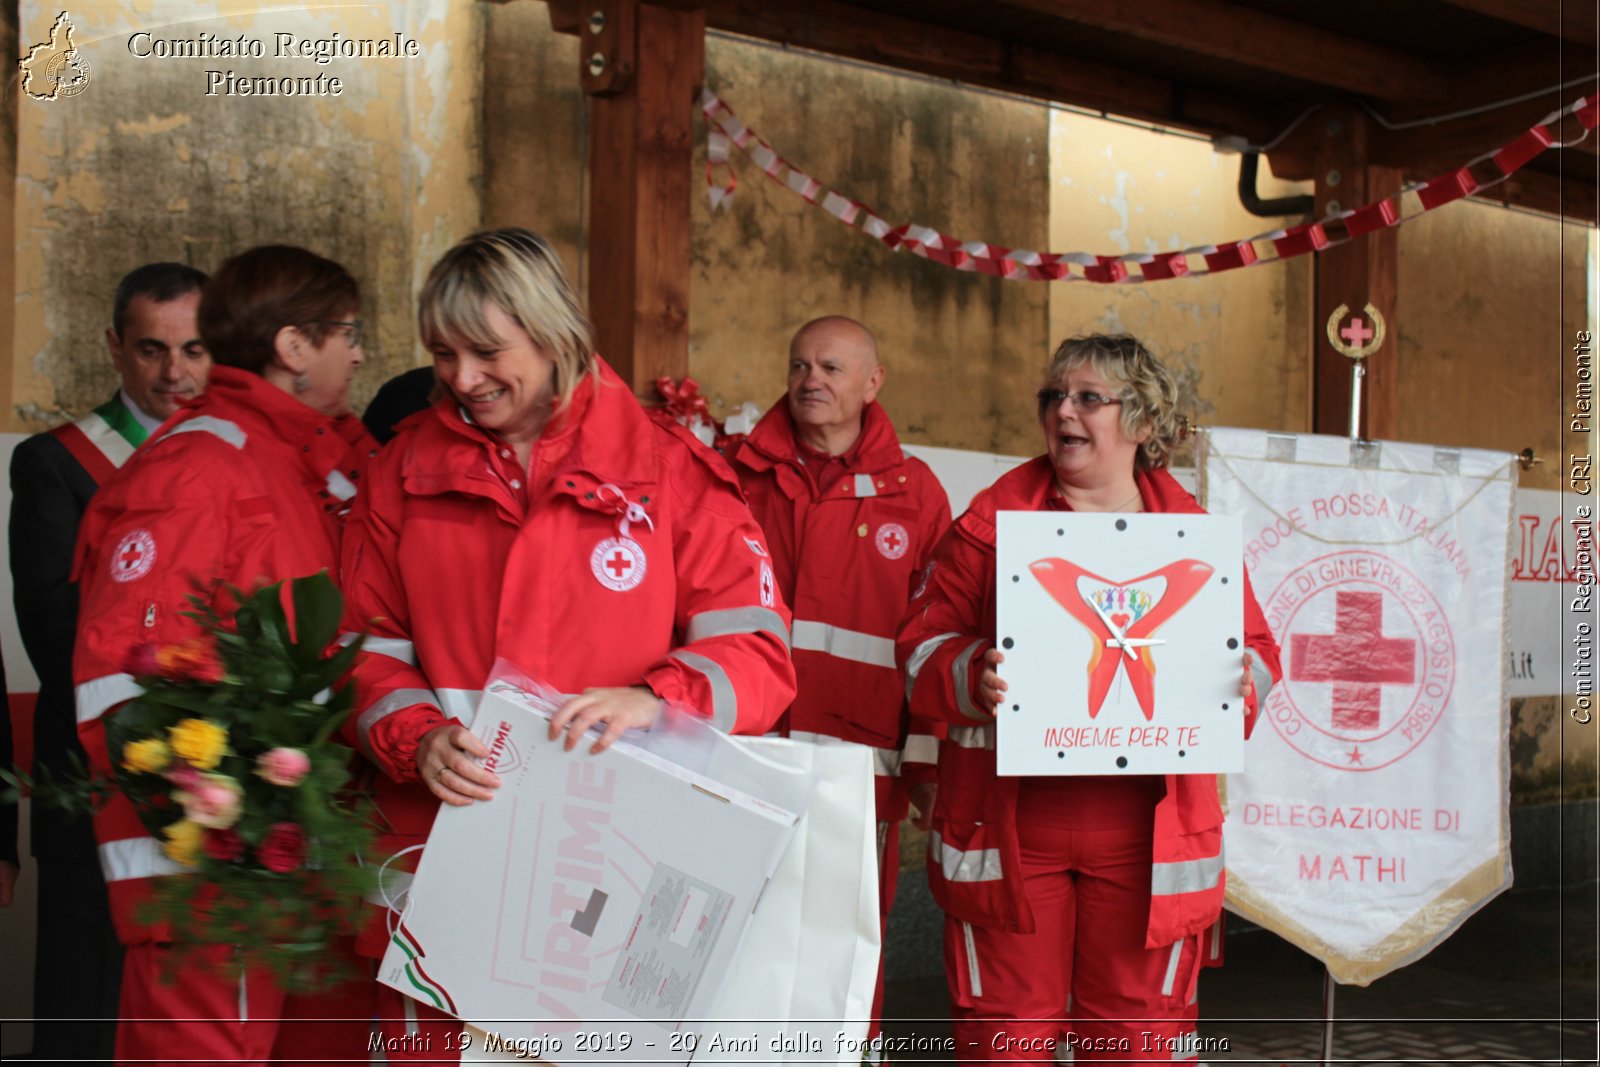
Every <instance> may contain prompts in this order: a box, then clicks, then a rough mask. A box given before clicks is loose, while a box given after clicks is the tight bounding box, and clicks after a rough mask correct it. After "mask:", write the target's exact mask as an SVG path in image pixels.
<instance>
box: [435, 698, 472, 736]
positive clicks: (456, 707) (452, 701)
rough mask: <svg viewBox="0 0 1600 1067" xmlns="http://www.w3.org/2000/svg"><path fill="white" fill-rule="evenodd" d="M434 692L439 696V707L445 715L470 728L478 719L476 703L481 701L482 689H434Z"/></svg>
mask: <svg viewBox="0 0 1600 1067" xmlns="http://www.w3.org/2000/svg"><path fill="white" fill-rule="evenodd" d="M434 692H435V693H437V694H439V706H440V707H441V708H443V709H444V713H445V714H446V715H448V716H450V717H451V718H452V719H460V720H461V722H462V723H463V724H464V725H465V726H466V727H467V728H468V729H471V728H472V723H473V720H474V719H476V718H477V717H478V702H479V701H481V700H482V699H483V690H482V689H435V690H434Z"/></svg>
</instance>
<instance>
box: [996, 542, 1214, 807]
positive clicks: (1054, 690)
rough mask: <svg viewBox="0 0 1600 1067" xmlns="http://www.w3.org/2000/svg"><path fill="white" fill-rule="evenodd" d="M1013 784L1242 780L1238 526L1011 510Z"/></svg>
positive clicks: (1002, 767)
mask: <svg viewBox="0 0 1600 1067" xmlns="http://www.w3.org/2000/svg"><path fill="white" fill-rule="evenodd" d="M996 549H997V550H996V567H997V568H998V571H997V574H996V588H997V590H998V594H997V601H998V603H997V626H998V630H999V633H998V634H997V635H996V643H997V644H998V645H999V646H1000V649H1001V651H1002V652H1003V653H1004V654H1005V657H1006V659H1005V664H1004V665H1003V666H1002V667H1001V668H1000V675H1001V677H1003V678H1004V679H1005V681H1006V685H1007V686H1008V689H1007V691H1006V694H1005V699H1004V701H1003V702H1002V703H1001V704H1000V706H999V708H998V709H997V711H996V718H997V720H998V723H997V738H996V745H997V750H998V751H997V753H996V758H997V765H998V769H999V773H1001V774H1006V775H1063V774H1196V773H1219V772H1224V771H1241V770H1243V769H1244V709H1243V706H1242V700H1243V698H1242V697H1240V696H1239V682H1240V680H1241V678H1242V676H1243V673H1244V669H1243V666H1242V659H1243V656H1244V633H1243V631H1244V555H1243V550H1242V544H1241V537H1240V527H1239V519H1238V517H1237V516H1229V515H1146V514H1119V513H1115V512H1109V513H1095V514H1088V513H1077V514H1075V513H1069V512H1032V511H1030V512H1017V511H1002V512H1001V513H1000V515H999V520H998V537H997V545H996Z"/></svg>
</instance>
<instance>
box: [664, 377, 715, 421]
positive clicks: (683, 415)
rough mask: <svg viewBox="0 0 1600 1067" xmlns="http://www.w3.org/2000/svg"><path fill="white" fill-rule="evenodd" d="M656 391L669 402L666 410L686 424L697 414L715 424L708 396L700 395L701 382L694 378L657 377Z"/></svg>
mask: <svg viewBox="0 0 1600 1067" xmlns="http://www.w3.org/2000/svg"><path fill="white" fill-rule="evenodd" d="M656 392H658V393H660V394H661V399H663V400H665V401H666V402H667V405H666V409H665V410H666V412H667V413H668V414H669V415H671V416H672V417H673V418H675V419H677V420H678V421H679V422H681V423H683V424H684V425H686V426H687V425H688V424H689V423H691V422H693V421H694V417H695V416H696V415H698V416H700V417H701V418H702V419H705V420H706V422H708V423H712V424H715V421H716V420H714V419H712V417H711V409H710V408H708V407H707V406H706V398H705V397H703V396H701V395H700V383H699V382H697V381H695V380H694V379H693V378H685V379H683V381H681V382H675V381H673V380H672V379H671V378H668V377H665V376H663V377H660V378H657V379H656Z"/></svg>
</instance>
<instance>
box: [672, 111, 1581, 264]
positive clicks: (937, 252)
mask: <svg viewBox="0 0 1600 1067" xmlns="http://www.w3.org/2000/svg"><path fill="white" fill-rule="evenodd" d="M700 109H701V111H702V112H703V113H704V114H705V117H706V121H707V123H709V124H710V125H711V127H712V130H711V137H712V139H713V140H712V144H713V150H712V151H711V152H709V153H708V156H707V165H706V183H707V184H708V185H709V186H710V187H711V193H712V209H713V210H715V209H716V208H717V207H719V206H721V205H722V204H723V203H724V202H726V200H727V199H728V197H730V196H732V195H733V190H734V186H735V185H736V184H737V182H736V180H735V178H734V175H733V171H732V167H731V165H730V164H729V162H728V153H729V149H728V147H727V146H728V145H730V144H731V145H733V146H736V147H738V148H739V149H741V150H742V151H744V152H746V153H748V154H749V155H751V157H752V158H753V159H754V160H755V162H756V164H757V165H758V166H760V167H761V169H762V171H763V172H764V173H765V174H766V175H767V176H768V177H769V178H771V179H772V180H773V181H775V182H777V183H778V184H780V185H782V186H784V187H785V188H787V189H789V190H791V191H793V192H795V193H798V194H799V195H800V196H802V197H804V198H805V199H806V200H807V201H808V202H810V203H812V204H817V205H819V206H821V207H822V208H823V209H824V210H825V211H827V212H828V213H829V214H830V215H832V216H833V217H834V218H836V219H838V220H839V221H840V222H842V223H844V224H845V225H846V226H849V227H851V228H855V226H856V223H857V222H858V221H860V222H861V230H862V232H864V233H866V234H867V235H868V236H870V237H874V238H876V239H877V240H879V241H881V242H883V244H884V245H885V246H886V247H887V248H889V249H890V250H891V251H899V250H900V249H906V250H908V251H910V252H911V253H912V254H913V255H918V256H921V257H922V258H924V259H930V260H932V261H934V262H935V263H941V264H943V265H944V266H946V267H949V268H951V269H952V270H960V271H970V272H975V273H979V274H989V275H993V276H994V277H997V278H1007V279H1016V280H1028V281H1051V282H1054V281H1066V282H1083V281H1088V282H1098V283H1100V284H1102V285H1131V284H1138V283H1140V282H1152V281H1162V280H1165V279H1167V278H1179V277H1183V276H1185V275H1189V276H1191V277H1192V276H1199V275H1202V274H1215V273H1218V272H1219V271H1225V270H1235V269H1238V268H1241V267H1249V266H1257V265H1261V264H1265V263H1276V262H1277V261H1278V260H1281V259H1288V258H1290V257H1291V256H1300V255H1305V254H1307V253H1309V252H1318V251H1321V250H1322V249H1324V248H1330V247H1332V246H1334V245H1339V244H1343V243H1345V242H1346V241H1348V240H1351V239H1353V238H1356V237H1359V236H1361V235H1362V234H1364V233H1370V232H1371V231H1373V230H1376V229H1381V228H1383V227H1385V226H1397V225H1399V224H1400V223H1402V222H1406V221H1408V220H1409V219H1412V218H1415V217H1416V216H1417V215H1419V214H1422V213H1424V212H1427V211H1432V210H1434V209H1435V208H1439V207H1442V206H1444V205H1445V204H1448V203H1451V202H1452V201H1455V200H1459V199H1461V198H1462V197H1464V196H1470V195H1471V194H1473V193H1478V192H1482V191H1483V190H1484V189H1487V188H1489V187H1490V186H1492V185H1494V184H1496V183H1497V182H1500V181H1504V180H1505V179H1506V178H1507V177H1509V176H1511V175H1512V174H1513V173H1515V172H1516V171H1517V170H1518V169H1519V168H1521V167H1523V166H1525V165H1526V164H1527V163H1528V161H1529V160H1531V159H1533V158H1534V157H1535V156H1537V155H1539V154H1540V153H1541V152H1543V151H1545V150H1546V149H1547V148H1551V147H1565V146H1563V145H1561V144H1559V143H1558V142H1557V141H1556V140H1555V134H1554V131H1553V130H1552V129H1551V127H1553V126H1555V125H1556V124H1558V123H1559V122H1560V121H1561V120H1562V119H1563V118H1565V117H1566V116H1568V115H1571V116H1574V117H1575V118H1576V119H1577V121H1578V123H1579V125H1581V126H1582V127H1583V129H1584V130H1585V131H1588V130H1592V129H1594V128H1595V126H1596V125H1600V96H1591V97H1583V98H1580V99H1578V100H1576V101H1574V102H1573V103H1571V104H1568V105H1567V106H1566V107H1564V108H1561V109H1560V110H1558V111H1553V112H1551V113H1550V114H1548V115H1546V116H1545V117H1544V118H1543V119H1541V120H1540V121H1539V122H1538V123H1537V124H1535V125H1534V126H1533V127H1532V128H1531V129H1529V130H1528V131H1527V132H1525V133H1523V134H1520V135H1519V136H1517V137H1516V138H1515V139H1513V140H1512V141H1511V142H1510V143H1509V144H1507V145H1505V146H1503V147H1502V148H1500V149H1499V150H1498V151H1495V152H1488V153H1485V154H1484V155H1482V156H1479V157H1478V158H1477V159H1474V160H1472V161H1470V162H1468V163H1467V164H1465V165H1464V166H1462V167H1459V168H1457V169H1455V170H1453V171H1450V172H1449V173H1446V174H1443V175H1440V176H1439V177H1437V178H1434V179H1433V180H1432V181H1428V182H1419V183H1417V184H1415V185H1412V186H1408V187H1407V188H1406V189H1405V190H1402V192H1403V193H1409V194H1414V195H1415V196H1416V198H1417V200H1418V201H1420V203H1421V210H1420V211H1417V212H1414V213H1413V214H1410V215H1401V214H1400V210H1399V197H1394V198H1391V199H1388V200H1380V201H1377V202H1376V203H1372V204H1363V205H1361V206H1360V207H1356V208H1354V209H1350V210H1345V211H1340V212H1337V213H1335V214H1332V215H1329V216H1328V217H1327V218H1323V219H1318V220H1316V221H1314V222H1310V223H1304V224H1302V225H1299V226H1294V227H1290V228H1287V229H1281V230H1275V231H1273V232H1271V233H1262V234H1256V235H1255V236H1253V237H1246V238H1244V239H1243V240H1238V241H1219V242H1217V243H1216V244H1211V245H1200V246H1196V247H1193V248H1186V249H1183V250H1182V251H1177V252H1162V253H1156V254H1151V253H1145V252H1130V253H1126V254H1123V255H1117V256H1101V255H1094V254H1092V253H1088V252H1033V251H1023V250H1018V249H1012V248H1007V247H1005V246H1004V245H997V244H987V243H984V242H981V241H963V240H961V238H959V237H952V236H950V235H949V234H945V233H940V232H938V231H937V230H933V229H930V228H928V227H926V226H919V225H916V224H913V223H906V224H904V225H900V226H891V225H890V224H889V223H887V222H885V221H884V220H883V218H882V217H881V216H879V215H878V214H877V213H876V212H875V211H873V210H872V209H871V208H870V207H868V206H867V205H865V204H863V203H862V202H861V201H859V200H854V199H851V198H850V197H846V196H844V195H843V194H841V193H837V192H834V191H832V190H830V189H828V188H826V187H824V186H823V185H822V184H821V183H820V182H818V181H817V180H816V179H815V178H812V177H811V176H810V175H808V174H806V173H804V172H803V171H801V170H800V169H799V168H797V167H796V166H795V165H794V164H792V163H790V162H789V161H788V160H786V159H784V158H783V157H782V156H780V155H778V153H777V152H775V151H773V149H772V147H771V146H770V145H768V144H767V143H766V142H765V141H763V140H762V139H761V138H760V137H758V136H757V135H756V133H755V131H754V130H751V129H750V128H749V127H748V126H746V125H745V124H744V123H743V122H741V121H740V120H739V117H738V116H737V115H735V114H734V113H733V111H732V110H731V109H730V108H729V107H728V105H727V104H725V103H723V101H722V100H721V99H720V98H719V97H718V96H717V95H716V94H715V93H713V92H712V91H711V90H710V89H705V90H702V92H701V95H700ZM713 161H715V162H716V165H717V166H721V167H726V168H727V172H728V180H727V182H726V183H724V184H723V185H721V186H719V185H718V184H717V183H716V182H715V180H714V179H713V177H712V162H713ZM1491 161H1492V163H1493V170H1494V171H1498V177H1492V178H1491V177H1490V174H1492V173H1493V171H1491V172H1489V173H1485V174H1483V175H1482V176H1479V175H1475V174H1473V173H1472V168H1473V167H1474V166H1477V165H1478V164H1482V163H1489V162H1491ZM1258 241H1259V242H1261V243H1262V245H1263V247H1262V248H1261V249H1257V248H1256V242H1258ZM1269 247H1270V248H1271V250H1272V251H1273V252H1274V253H1276V254H1275V255H1271V256H1268V257H1267V258H1261V254H1260V253H1265V252H1266V251H1267V249H1268V248H1269ZM1190 257H1194V258H1197V259H1203V260H1204V262H1205V269H1203V270H1200V269H1194V268H1192V267H1191V266H1190V264H1189V259H1190ZM1073 267H1076V268H1077V271H1076V272H1074V271H1073V269H1072V268H1073ZM1134 267H1137V268H1138V270H1134V269H1133V268H1134Z"/></svg>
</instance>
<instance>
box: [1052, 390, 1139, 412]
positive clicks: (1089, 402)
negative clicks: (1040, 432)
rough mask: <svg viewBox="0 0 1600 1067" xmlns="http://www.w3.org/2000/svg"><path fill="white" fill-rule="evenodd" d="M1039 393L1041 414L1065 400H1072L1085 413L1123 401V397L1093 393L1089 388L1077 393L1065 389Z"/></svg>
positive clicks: (1075, 406) (1058, 405) (1073, 404)
mask: <svg viewBox="0 0 1600 1067" xmlns="http://www.w3.org/2000/svg"><path fill="white" fill-rule="evenodd" d="M1038 395H1039V413H1040V414H1043V413H1044V412H1046V411H1049V410H1050V409H1051V408H1054V407H1060V406H1061V402H1062V401H1063V400H1070V401H1072V406H1073V407H1074V408H1076V409H1077V410H1078V411H1079V412H1081V413H1082V414H1084V415H1093V414H1094V413H1095V412H1097V411H1099V410H1100V409H1101V408H1103V407H1105V406H1106V405H1107V404H1120V403H1122V398H1121V397H1115V396H1106V395H1105V394H1103V393H1091V392H1089V391H1088V390H1087V389H1081V390H1079V391H1078V392H1076V393H1069V392H1067V391H1065V390H1063V389H1041V390H1039V394H1038Z"/></svg>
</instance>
